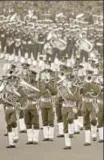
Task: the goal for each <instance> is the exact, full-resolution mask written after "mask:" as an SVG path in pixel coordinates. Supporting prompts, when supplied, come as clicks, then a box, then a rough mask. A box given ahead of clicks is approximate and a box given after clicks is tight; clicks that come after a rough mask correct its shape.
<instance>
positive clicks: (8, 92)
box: [2, 75, 20, 148]
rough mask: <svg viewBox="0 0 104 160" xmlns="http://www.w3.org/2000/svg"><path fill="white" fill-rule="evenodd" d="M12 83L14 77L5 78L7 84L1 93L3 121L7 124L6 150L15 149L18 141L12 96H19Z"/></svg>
mask: <svg viewBox="0 0 104 160" xmlns="http://www.w3.org/2000/svg"><path fill="white" fill-rule="evenodd" d="M13 83H15V76H13V75H11V76H9V77H8V78H7V83H6V84H5V86H4V89H3V91H2V100H3V103H4V107H5V120H6V123H7V131H8V140H9V145H8V146H7V148H15V147H16V146H15V143H17V142H18V139H19V137H18V128H17V118H16V110H15V107H16V106H15V105H16V103H13V97H14V95H16V96H17V97H20V94H19V93H18V92H16V91H15V89H14V87H13V85H14V84H13ZM13 94H14V95H13ZM9 101H10V102H9Z"/></svg>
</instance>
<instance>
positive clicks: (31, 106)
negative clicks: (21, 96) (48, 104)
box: [24, 68, 39, 145]
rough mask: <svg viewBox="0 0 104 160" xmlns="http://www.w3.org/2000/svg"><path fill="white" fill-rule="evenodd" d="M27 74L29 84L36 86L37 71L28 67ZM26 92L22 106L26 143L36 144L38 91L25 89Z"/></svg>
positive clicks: (37, 134) (37, 133) (37, 137)
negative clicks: (25, 101)
mask: <svg viewBox="0 0 104 160" xmlns="http://www.w3.org/2000/svg"><path fill="white" fill-rule="evenodd" d="M29 71H30V74H29V78H30V80H29V84H31V85H32V86H34V87H36V88H38V82H37V80H36V78H37V72H36V71H35V70H34V69H33V68H30V70H29ZM25 91H26V94H27V104H25V105H26V106H25V108H24V120H25V124H26V129H27V137H28V141H27V144H28V145H29V144H38V142H39V114H38V99H39V92H37V91H34V90H31V89H30V91H29V90H26V89H25Z"/></svg>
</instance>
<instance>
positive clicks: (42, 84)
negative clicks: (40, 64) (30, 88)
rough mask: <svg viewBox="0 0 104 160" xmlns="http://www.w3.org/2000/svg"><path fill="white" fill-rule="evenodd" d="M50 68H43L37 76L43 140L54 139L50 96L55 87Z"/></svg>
mask: <svg viewBox="0 0 104 160" xmlns="http://www.w3.org/2000/svg"><path fill="white" fill-rule="evenodd" d="M52 72H53V71H52V70H50V69H44V70H42V72H41V73H40V77H39V89H40V102H39V105H40V108H41V113H42V120H43V136H44V139H43V141H53V140H54V111H53V99H52V96H54V95H56V87H55V85H54V81H53V80H52V77H51V73H52Z"/></svg>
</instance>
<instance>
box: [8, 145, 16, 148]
mask: <svg viewBox="0 0 104 160" xmlns="http://www.w3.org/2000/svg"><path fill="white" fill-rule="evenodd" d="M6 148H16V146H15V145H9V146H7V147H6Z"/></svg>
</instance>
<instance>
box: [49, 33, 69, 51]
mask: <svg viewBox="0 0 104 160" xmlns="http://www.w3.org/2000/svg"><path fill="white" fill-rule="evenodd" d="M47 40H48V41H50V43H51V45H52V46H54V47H56V48H58V49H59V50H61V51H62V50H65V48H66V45H67V44H66V42H65V41H64V40H63V39H60V38H58V37H57V35H56V34H55V33H54V32H49V33H48V35H47Z"/></svg>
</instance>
